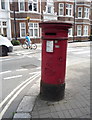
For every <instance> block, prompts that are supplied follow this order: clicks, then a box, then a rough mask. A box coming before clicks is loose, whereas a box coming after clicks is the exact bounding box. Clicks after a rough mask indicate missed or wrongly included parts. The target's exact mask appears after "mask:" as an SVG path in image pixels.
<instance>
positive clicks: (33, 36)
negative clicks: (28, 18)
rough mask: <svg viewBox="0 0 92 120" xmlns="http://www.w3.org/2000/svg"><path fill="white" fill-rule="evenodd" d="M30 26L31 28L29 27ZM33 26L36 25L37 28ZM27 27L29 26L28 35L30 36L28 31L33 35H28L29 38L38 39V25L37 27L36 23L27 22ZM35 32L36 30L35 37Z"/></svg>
mask: <svg viewBox="0 0 92 120" xmlns="http://www.w3.org/2000/svg"><path fill="white" fill-rule="evenodd" d="M30 24H32V25H33V26H32V27H31V26H30ZM35 25H37V27H36V26H35ZM28 26H29V34H30V30H32V31H33V35H30V37H31V38H37V37H39V25H38V23H31V22H29V24H28ZM35 30H37V32H38V34H37V36H35Z"/></svg>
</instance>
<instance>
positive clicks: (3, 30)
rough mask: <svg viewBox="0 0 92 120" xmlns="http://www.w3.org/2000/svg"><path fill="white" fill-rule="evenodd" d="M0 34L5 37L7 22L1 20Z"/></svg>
mask: <svg viewBox="0 0 92 120" xmlns="http://www.w3.org/2000/svg"><path fill="white" fill-rule="evenodd" d="M0 34H3V35H4V36H5V37H7V22H6V21H3V22H1V21H0Z"/></svg>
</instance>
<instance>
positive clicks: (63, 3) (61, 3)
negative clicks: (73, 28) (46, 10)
mask: <svg viewBox="0 0 92 120" xmlns="http://www.w3.org/2000/svg"><path fill="white" fill-rule="evenodd" d="M61 4H62V5H63V7H60V5H61ZM61 9H62V10H63V14H62V15H61V14H60V10H61ZM63 15H64V3H59V16H63Z"/></svg>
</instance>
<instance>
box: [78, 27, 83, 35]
mask: <svg viewBox="0 0 92 120" xmlns="http://www.w3.org/2000/svg"><path fill="white" fill-rule="evenodd" d="M81 35H82V26H81V25H78V26H77V36H81Z"/></svg>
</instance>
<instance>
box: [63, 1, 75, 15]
mask: <svg viewBox="0 0 92 120" xmlns="http://www.w3.org/2000/svg"><path fill="white" fill-rule="evenodd" d="M65 5H68V6H70V5H71V7H66V11H67V10H68V15H67V14H66V16H68V17H71V16H73V12H72V11H73V10H72V9H73V5H72V4H68V3H66V4H65ZM70 10H71V12H70Z"/></svg>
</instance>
